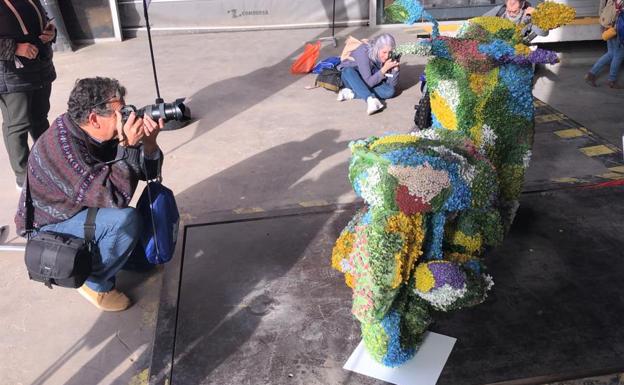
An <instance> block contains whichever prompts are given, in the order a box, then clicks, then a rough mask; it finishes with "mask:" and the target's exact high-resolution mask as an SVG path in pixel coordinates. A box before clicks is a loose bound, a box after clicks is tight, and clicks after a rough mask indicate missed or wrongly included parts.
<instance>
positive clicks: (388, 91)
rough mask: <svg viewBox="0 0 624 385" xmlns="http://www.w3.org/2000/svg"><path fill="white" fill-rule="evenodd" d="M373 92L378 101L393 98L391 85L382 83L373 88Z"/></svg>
mask: <svg viewBox="0 0 624 385" xmlns="http://www.w3.org/2000/svg"><path fill="white" fill-rule="evenodd" d="M373 92H374V93H375V95H377V97H378V98H379V99H382V100H385V99H390V98H393V97H394V94H395V88H394V86H392V85H391V84H388V83H386V82H382V83H381V84H379V85H377V86H375V87H374V88H373Z"/></svg>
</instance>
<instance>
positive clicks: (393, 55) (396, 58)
mask: <svg viewBox="0 0 624 385" xmlns="http://www.w3.org/2000/svg"><path fill="white" fill-rule="evenodd" d="M401 55H402V54H401V53H398V52H396V51H394V50H392V51H390V53H389V54H388V60H392V61H395V62H397V63H398V62H399V60H401Z"/></svg>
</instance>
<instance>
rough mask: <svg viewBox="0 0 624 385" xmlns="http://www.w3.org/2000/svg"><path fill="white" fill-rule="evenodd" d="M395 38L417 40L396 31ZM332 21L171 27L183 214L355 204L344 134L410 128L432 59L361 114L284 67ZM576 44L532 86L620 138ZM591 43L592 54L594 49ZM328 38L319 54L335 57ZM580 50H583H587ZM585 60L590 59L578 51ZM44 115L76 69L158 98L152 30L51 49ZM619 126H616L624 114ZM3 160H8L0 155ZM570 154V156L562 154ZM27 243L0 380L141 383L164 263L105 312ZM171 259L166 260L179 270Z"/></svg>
mask: <svg viewBox="0 0 624 385" xmlns="http://www.w3.org/2000/svg"><path fill="white" fill-rule="evenodd" d="M377 32H378V31H377V30H374V29H370V28H366V27H361V28H350V29H344V30H342V29H339V30H338V31H337V36H338V38H339V41H340V42H344V39H345V38H346V36H348V35H350V34H352V35H354V36H357V37H360V38H365V37H370V36H373V35H375V34H376V33H377ZM391 32H392V33H393V34H395V36H396V37H397V40H398V41H399V42H408V41H412V40H413V35H410V34H409V33H407V32H406V31H405V30H404V29H396V30H391ZM327 35H328V31H327V30H318V29H306V30H291V31H287V32H284V31H264V32H237V33H217V34H196V35H163V36H157V37H156V38H155V41H154V43H155V46H154V48H155V55H156V60H157V67H158V75H159V79H160V82H161V84H160V89H161V94H162V96H163V97H164V98H165V99H166V100H167V101H171V100H173V99H175V98H177V97H181V96H186V97H188V104H189V105H190V106H191V108H192V110H193V114H194V116H195V117H196V118H197V120H196V121H195V122H194V123H193V124H191V125H189V126H188V127H186V128H184V129H183V130H180V131H175V132H166V133H163V134H161V137H160V143H161V147H162V148H163V151H164V153H165V164H164V170H163V175H164V183H165V184H166V185H168V186H169V187H170V188H171V189H172V190H173V191H174V192H175V193H176V198H177V200H178V205H179V208H180V212H181V214H182V219H183V221H184V223H187V224H188V223H202V222H209V221H212V220H214V219H215V218H218V217H219V216H223V213H228V214H229V215H232V214H233V213H240V214H242V215H246V214H248V213H254V212H256V213H258V212H259V213H262V212H265V211H270V210H273V209H275V208H282V207H290V206H299V205H303V206H310V205H323V204H326V203H336V202H337V203H346V202H352V201H353V200H354V199H355V196H354V194H353V192H352V190H351V187H350V186H349V184H348V181H347V179H346V175H347V161H348V157H349V152H348V149H347V144H348V142H349V141H350V140H353V139H357V138H361V137H365V136H369V135H374V134H378V135H379V134H383V133H386V132H407V131H409V129H410V128H411V125H412V124H411V122H412V117H413V105H414V103H415V102H416V100H417V99H418V98H419V96H420V93H419V91H418V87H414V85H415V84H416V82H417V76H418V74H419V73H420V72H421V71H422V69H423V66H424V63H425V59H424V58H416V57H406V58H404V59H403V64H402V74H401V85H402V87H403V88H404V91H403V94H402V95H401V96H399V97H398V98H396V99H393V100H390V101H388V107H387V109H386V110H385V111H383V112H382V113H380V114H377V115H374V116H370V117H369V116H367V115H366V113H365V104H364V103H363V102H361V101H349V102H344V103H338V102H336V101H335V97H334V94H332V93H330V92H328V91H325V90H322V89H314V90H306V89H305V86H307V85H310V84H312V83H313V80H314V78H313V76H309V75H308V76H294V75H291V74H290V73H289V72H288V69H289V66H290V63H291V62H292V60H293V59H294V58H295V57H296V56H297V55H299V54H300V52H301V48H302V46H303V43H304V42H306V41H312V40H315V39H317V38H318V37H322V36H327ZM586 51H587V52H585V51H583V54H582V55H580V54H578V55H577V53H576V52H575V51H574V49H571V50H570V53H569V54H567V56H564V63H563V64H562V65H557V66H553V67H550V68H549V69H548V76H546V75H545V76H544V77H543V78H540V79H539V80H538V82H537V83H536V90H535V94H536V96H538V97H540V98H541V99H542V100H544V101H545V102H547V103H549V104H551V105H553V106H555V107H556V108H558V109H560V110H561V111H562V112H565V113H566V114H568V115H569V116H570V117H571V118H572V119H574V120H577V121H579V122H581V123H582V124H584V125H585V126H586V127H587V128H590V129H592V130H593V131H595V132H597V133H598V134H599V135H601V136H603V137H604V138H607V139H608V140H609V141H611V142H612V143H613V144H615V145H618V146H619V136H620V135H621V131H622V130H621V128H622V127H618V126H616V125H614V124H615V123H619V122H620V119H621V112H620V111H621V109H620V106H621V101H622V98H624V91H621V90H608V89H605V88H604V87H602V88H599V89H591V90H588V89H587V86H586V85H585V84H584V83H582V81H581V75H582V74H583V73H584V72H585V71H586V69H587V68H588V65H589V64H586V62H587V61H589V60H588V59H587V58H591V55H594V57H597V56H598V55H599V54H601V53H602V48H601V47H600V46H598V47H594V48H591V47H590V48H588V49H587V50H586ZM588 52H589V53H588ZM338 53H339V50H338V49H334V48H333V47H332V46H325V47H324V48H323V50H322V52H321V57H325V56H330V55H336V54H338ZM583 55H584V56H583ZM577 56H582V57H581V59H583V60H585V61H584V62H582V63H580V62H578V61H576V60H577V59H578V58H577ZM55 64H56V67H57V72H58V74H59V77H58V79H57V81H56V82H55V83H54V85H53V93H52V97H51V104H52V110H51V112H50V118H53V117H55V116H56V115H58V114H60V113H62V112H63V111H64V109H65V103H66V100H67V95H68V93H69V91H70V90H71V88H72V86H73V83H74V81H75V79H77V78H80V77H87V76H95V75H99V76H111V77H115V78H117V79H119V80H120V81H121V82H122V84H124V85H125V86H126V87H127V88H128V91H129V94H128V97H127V102H129V103H132V104H135V105H137V106H142V105H145V104H148V103H151V102H152V101H153V99H154V97H155V92H154V86H153V81H152V74H151V66H150V62H149V56H148V46H147V40H146V39H145V38H137V39H131V40H127V41H124V42H121V43H106V44H99V45H93V46H88V47H85V48H82V49H80V50H78V51H76V52H74V53H64V54H59V55H57V56H56V58H55ZM620 124H621V123H620ZM0 161H2V162H3V163H4V164H5V165H7V164H8V160H7V158H6V153H5V152H4V151H0ZM562 161H565V159H562ZM13 180H14V178H13V176H12V173H11V171H10V170H9V168H8V166H7V167H5V168H3V169H0V182H1V183H2V184H3V185H4V186H5V188H4V189H2V191H0V223H7V224H10V225H11V228H10V231H9V235H8V241H9V243H14V244H15V243H22V242H23V240H21V239H19V238H16V237H15V235H14V230H13V226H12V225H13V220H12V218H13V214H14V212H15V205H16V201H17V198H18V194H17V192H16V191H15V188H14V183H13ZM22 258H23V256H22V254H21V253H19V252H2V254H1V255H0V293H1V294H2V296H0V325H3V326H4V327H2V328H1V329H0V356H2V357H5V358H4V359H3V360H1V362H0V383H1V384H44V383H45V384H53V385H54V384H142V383H146V382H147V369H148V365H149V361H150V357H151V348H152V342H153V333H154V330H155V320H156V312H157V309H158V306H159V298H161V300H162V298H166V297H167V296H168V295H169V296H171V295H174V294H173V293H168V292H165V293H162V294H163V297H161V293H160V289H161V281H162V277H163V274H162V270H158V271H156V272H154V273H152V274H146V275H131V274H125V275H122V276H121V277H120V282H119V286H120V288H121V289H122V290H126V291H127V292H128V293H129V294H130V295H131V297H132V298H133V299H134V300H135V306H134V307H133V308H132V309H130V310H129V311H126V312H123V313H120V314H102V313H100V312H99V311H97V310H96V309H95V308H93V307H92V306H90V305H89V304H87V303H86V302H85V301H84V300H83V299H82V298H80V297H79V295H77V293H75V292H74V291H72V290H65V289H54V290H52V291H50V290H48V289H46V288H45V287H43V286H42V285H38V284H35V283H32V282H29V281H28V280H27V278H26V273H25V269H24V267H23V262H22V261H23V260H22ZM175 266H176V265H175V264H172V265H171V267H167V268H175Z"/></svg>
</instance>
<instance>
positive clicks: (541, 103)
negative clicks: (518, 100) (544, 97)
mask: <svg viewBox="0 0 624 385" xmlns="http://www.w3.org/2000/svg"><path fill="white" fill-rule="evenodd" d="M533 106H534V107H543V106H547V104H546V103H544V102H542V101H541V100H537V99H536V100H534V101H533Z"/></svg>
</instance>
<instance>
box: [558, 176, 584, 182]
mask: <svg viewBox="0 0 624 385" xmlns="http://www.w3.org/2000/svg"><path fill="white" fill-rule="evenodd" d="M551 180H552V181H553V182H557V183H579V182H582V180H580V179H576V178H568V177H565V178H554V179H551Z"/></svg>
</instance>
